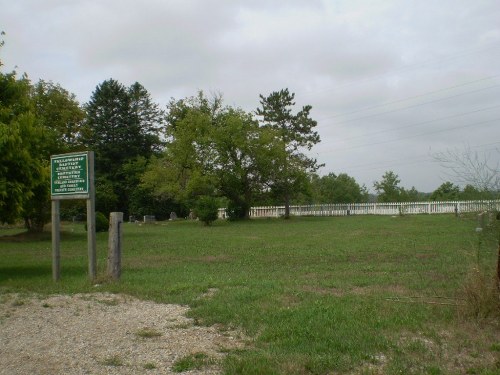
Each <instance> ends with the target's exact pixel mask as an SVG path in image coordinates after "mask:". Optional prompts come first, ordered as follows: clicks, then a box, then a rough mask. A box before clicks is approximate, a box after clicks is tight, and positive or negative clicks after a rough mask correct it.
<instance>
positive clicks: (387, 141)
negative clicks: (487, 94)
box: [318, 118, 500, 154]
mask: <svg viewBox="0 0 500 375" xmlns="http://www.w3.org/2000/svg"><path fill="white" fill-rule="evenodd" d="M499 120H500V118H496V119H493V120H487V121H482V122H477V123H474V124H468V125H461V126H453V127H451V128H446V129H440V130H434V131H430V132H424V133H420V134H414V135H408V136H405V137H400V138H396V139H389V140H385V141H380V142H374V143H367V144H363V145H357V146H351V147H347V148H343V149H342V148H341V149H337V150H329V151H325V152H319V153H318V154H326V153H330V152H332V151H333V152H335V151H347V150H352V149H356V148H361V147H370V146H375V145H381V144H386V143H392V142H397V141H401V140H403V139H410V138H416V137H421V136H424V135H429V134H437V133H445V132H448V131H452V130H456V129H463V128H469V127H471V126H480V125H485V124H488V123H492V122H495V121H499Z"/></svg>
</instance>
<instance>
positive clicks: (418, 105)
mask: <svg viewBox="0 0 500 375" xmlns="http://www.w3.org/2000/svg"><path fill="white" fill-rule="evenodd" d="M496 87H500V84H498V85H492V86H488V87H483V88H480V89H477V90H472V91H468V92H465V93H460V94H456V95H452V96H447V97H444V98H439V99H435V100H430V101H427V102H422V103H418V104H414V105H410V106H406V107H402V108H396V109H391V110H390V111H385V112H379V113H374V114H371V115H366V116H362V117H356V118H353V119H349V120H343V121H340V122H337V123H336V125H339V124H347V123H349V122H353V121H358V120H364V119H367V118H371V117H376V116H380V115H385V114H387V113H394V112H398V111H402V110H405V109H409V108H416V107H421V106H423V105H426V104H431V103H437V102H442V101H445V100H449V99H454V98H458V97H461V96H465V95H470V94H475V93H477V92H481V91H484V90H489V89H493V88H496ZM329 118H331V117H330V116H329V117H325V118H323V120H325V119H329Z"/></svg>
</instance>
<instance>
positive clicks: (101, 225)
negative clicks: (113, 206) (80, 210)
mask: <svg viewBox="0 0 500 375" xmlns="http://www.w3.org/2000/svg"><path fill="white" fill-rule="evenodd" d="M85 230H87V223H85ZM108 230H109V220H108V219H107V218H106V216H104V214H103V213H102V212H99V211H98V212H96V213H95V231H96V232H107V231H108Z"/></svg>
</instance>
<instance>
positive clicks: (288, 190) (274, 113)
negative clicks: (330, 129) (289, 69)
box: [256, 89, 320, 218]
mask: <svg viewBox="0 0 500 375" xmlns="http://www.w3.org/2000/svg"><path fill="white" fill-rule="evenodd" d="M294 97H295V94H294V93H290V92H289V91H288V89H284V90H280V91H274V92H272V93H271V94H269V96H267V97H264V96H263V95H260V104H261V107H260V108H258V109H257V111H256V113H257V115H258V116H259V117H260V120H261V123H262V126H263V127H264V128H267V129H269V130H271V131H272V132H273V133H274V134H273V138H274V141H273V142H271V143H269V144H270V145H271V146H272V147H271V148H269V150H268V152H267V156H268V160H267V161H266V164H267V165H266V168H264V169H263V172H264V173H265V174H264V181H266V184H267V186H268V187H269V188H270V189H271V190H272V191H273V193H274V195H275V196H278V197H280V198H281V200H282V202H283V203H284V204H285V218H288V217H289V216H290V202H291V200H292V198H293V197H294V196H295V195H296V194H298V193H300V192H302V191H304V190H305V189H306V187H305V186H306V185H305V184H304V182H305V181H306V179H305V176H306V174H307V172H315V171H316V170H317V169H318V168H319V165H318V164H317V161H316V159H313V158H310V157H308V156H306V155H305V154H304V153H303V152H302V151H303V150H304V149H307V150H311V148H312V147H313V146H314V145H315V144H317V143H318V142H320V137H319V134H318V133H317V132H316V131H314V128H315V127H316V125H317V123H316V121H314V120H313V119H311V117H310V111H311V109H312V107H311V106H310V105H306V106H304V107H302V109H301V110H300V111H298V112H297V113H296V114H293V112H292V110H293V108H294V106H295V102H294ZM269 157H270V158H269Z"/></svg>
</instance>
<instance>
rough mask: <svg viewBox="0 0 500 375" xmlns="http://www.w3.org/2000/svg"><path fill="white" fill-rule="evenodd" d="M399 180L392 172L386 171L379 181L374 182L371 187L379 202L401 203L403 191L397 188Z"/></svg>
mask: <svg viewBox="0 0 500 375" xmlns="http://www.w3.org/2000/svg"><path fill="white" fill-rule="evenodd" d="M400 182H401V180H400V179H399V176H398V175H397V174H395V173H394V172H393V171H387V172H385V173H384V175H383V176H382V179H381V180H380V181H375V182H374V183H373V187H374V188H375V191H376V192H377V194H378V197H377V200H378V201H379V202H401V201H402V192H403V189H402V188H401V187H400V186H399V183H400Z"/></svg>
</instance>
